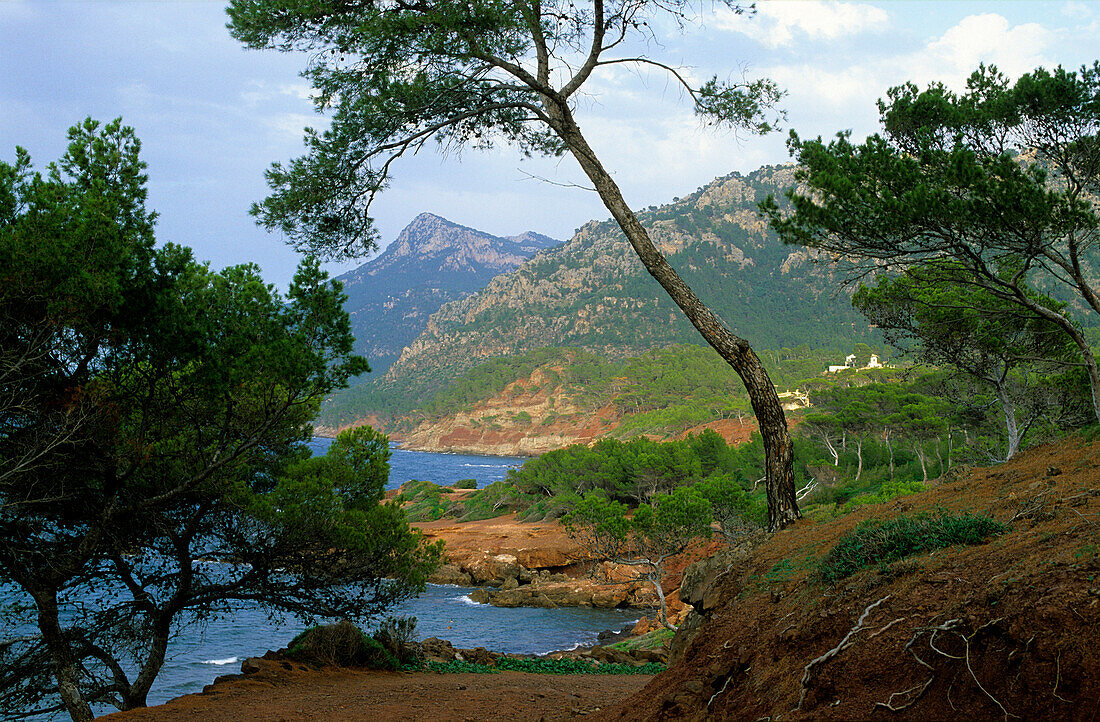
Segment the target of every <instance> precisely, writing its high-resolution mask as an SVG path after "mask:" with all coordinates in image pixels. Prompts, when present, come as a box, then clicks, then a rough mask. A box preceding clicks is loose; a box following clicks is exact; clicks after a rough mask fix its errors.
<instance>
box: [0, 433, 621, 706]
mask: <svg viewBox="0 0 1100 722" xmlns="http://www.w3.org/2000/svg"><path fill="white" fill-rule="evenodd" d="M331 442H332V440H331V439H322V438H317V439H314V441H313V442H312V443H311V447H312V448H313V449H314V452H315V453H324V450H325V449H327V448H328V445H329V444H330V443H331ZM523 461H524V460H523V459H520V458H511V457H490V456H471V455H463V454H435V453H429V452H418V451H406V450H403V449H400V448H393V449H392V457H391V459H390V482H389V485H388V486H389V488H397V487H398V486H400V485H401V484H403V483H404V482H406V481H408V480H410V479H422V480H427V481H434V482H436V483H441V484H451V483H453V482H455V481H458V480H460V479H471V478H472V479H476V480H477V483H478V487H479V488H480V487H484V486H486V485H488V484H490V483H492V482H494V481H498V480H500V479H503V478H504V477H505V475H506V474H507V472H508V469H509V468H512V467H515V466H518V465H519V464H522V463H523ZM471 591H473V590H472V589H468V588H464V587H455V586H440V585H429V587H428V589H427V591H426V592H425V593H424V594H422V595H421V596H420V597H418V598H416V599H410V600H407V601H405V602H403V603H402V604H401V605H399V606H398V607H397V608H395V609H393V610H391V611H390V613H391V614H397V615H404V616H414V617H416V618H417V632H418V636H419V637H420V638H422V639H423V638H427V637H440V638H442V639H447V640H449V641H451V642H452V643H453V644H454V645H455V646H456V647H461V648H471V647H486V648H488V649H491V650H494V651H500V652H514V653H520V654H542V653H545V652H550V651H554V650H561V649H571V648H574V647H577V646H581V645H588V644H592V643H594V642H595V641H596V636H597V634H599V632H601V631H603V630H606V629H616V630H617V629H621V628H622V627H623V626H625V625H627V624H629V623H632V622H633V621H635V620H636V619H637V618H638V617H639V616H640V615H639V612H638V611H637V610H628V609H585V608H557V609H539V608H517V609H507V608H500V607H492V606H489V605H484V604H477V603H476V602H473V601H471V600H470V599H469V596H468V595H469V593H470V592H471ZM5 596H7V595H6V594H4V590H3V589H0V601H2V600H3V597H5ZM302 629H303V625H302V623H300V622H298V621H296V620H293V619H290V618H288V619H286V620H281V621H280V620H271V619H269V618H268V616H267V615H266V614H265V613H264V612H263V611H262V610H260V609H259V608H257V607H253V606H244V607H242V608H241V609H239V610H238V611H236V612H235V613H234V614H233V615H232V616H230V617H224V618H215V619H211V620H209V621H208V622H207V623H206V625H205V626H203V627H196V626H191V627H187V628H185V629H184V630H183V631H182V633H181V634H180V635H179V636H178V637H176V638H175V639H174V640H173V641H172V642H171V644H170V646H169V651H168V657H167V659H166V661H165V664H164V667H163V669H162V670H161V673H160V675H159V676H158V678H157V681H156V683H155V684H154V685H153V688H152V690H151V692H150V695H149V704H160V703H162V702H165V701H167V700H169V699H172V698H174V697H178V696H180V695H184V694H191V693H194V692H201V691H202V688H203V687H204V686H205V685H207V684H210V683H211V682H213V681H214V678H215V677H218V676H220V675H223V674H236V673H238V672H239V671H240V666H241V662H243V661H244V660H245V659H246V658H247V657H253V656H260V655H262V654H263V653H264V652H266V651H267V650H269V649H279V648H280V647H285V646H286V644H287V642H289V641H290V639H291V638H293V637H294V635H296V634H297V633H298V632H300V631H302ZM14 633H25V631H24V630H12V629H0V638H5V637H8V636H9V635H12V634H14ZM110 711H112V710H111V709H107V708H101V709H98V710H97V713H100V714H103V713H106V712H110Z"/></svg>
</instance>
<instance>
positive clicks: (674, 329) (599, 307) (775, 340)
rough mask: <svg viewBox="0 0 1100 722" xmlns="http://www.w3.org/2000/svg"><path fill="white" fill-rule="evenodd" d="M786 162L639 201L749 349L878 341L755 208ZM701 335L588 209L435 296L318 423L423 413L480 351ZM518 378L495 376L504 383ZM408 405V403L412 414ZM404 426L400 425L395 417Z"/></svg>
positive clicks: (651, 344) (817, 268)
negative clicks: (413, 329) (394, 348)
mask: <svg viewBox="0 0 1100 722" xmlns="http://www.w3.org/2000/svg"><path fill="white" fill-rule="evenodd" d="M794 170H795V168H794V166H793V165H792V164H787V165H781V166H768V167H764V168H761V169H759V170H757V171H754V172H753V173H751V174H748V175H746V176H743V175H741V174H739V173H731V174H729V175H727V176H724V177H721V178H718V179H716V180H714V181H713V182H711V183H709V184H708V185H706V186H704V187H702V188H700V189H698V190H697V191H696V192H695V193H692V194H691V195H689V196H687V197H685V198H676V199H673V202H672V203H670V204H668V205H664V206H660V207H657V206H650V207H649V208H647V209H645V210H642V211H641V212H639V213H638V216H639V219H640V220H641V221H642V223H643V224H644V225H645V226H646V227H647V228H648V229H649V232H650V234H651V236H652V238H653V240H654V242H655V243H656V244H657V245H658V246H659V247H660V248H661V250H662V251H663V252H664V253H665V254H666V256H667V257H668V260H669V261H670V262H671V263H672V264H673V266H675V267H676V268H677V269H678V270H679V271H680V273H681V275H682V276H683V277H684V279H685V280H686V281H687V282H688V283H689V284H690V285H691V287H692V288H693V289H695V291H696V292H697V293H698V294H699V296H700V297H701V298H702V299H703V301H704V302H706V303H707V304H708V305H709V306H710V307H711V309H712V310H714V311H715V312H716V313H717V314H718V315H719V316H720V317H722V318H723V319H724V320H725V321H726V323H727V324H729V325H730V327H731V328H732V329H733V330H734V332H735V333H737V334H739V335H741V336H743V337H745V338H747V339H748V340H749V341H750V342H751V343H752V345H753V347H754V348H755V349H756V350H757V352H758V354H760V355H762V356H763V355H764V354H763V353H762V352H763V351H764V350H766V349H770V350H771V352H772V353H771V354H770V356H774V357H779V356H781V355H782V356H785V357H786V356H790V355H791V354H790V353H788V352H790V351H791V349H801V351H800V352H799V354H798V355H800V356H805V355H806V350H807V349H834V350H838V351H840V350H843V352H842V353H840V356H839V358H843V357H844V356H845V355H847V354H848V353H850V351H849V350H848V349H851V348H852V347H853V346H854V345H855V344H857V343H871V344H873V345H875V346H876V347H877V346H878V344H879V342H880V341H881V339H880V337H879V335H878V334H877V332H875V331H874V330H873V329H871V328H870V327H869V326H868V324H867V321H866V320H865V319H864V318H863V317H862V316H861V315H860V314H859V313H858V312H856V311H855V310H854V309H853V308H852V307H851V301H850V293H851V291H850V289H847V288H846V287H845V284H844V280H845V279H844V275H843V271H842V270H838V269H837V267H836V266H834V265H833V264H832V263H829V262H821V263H819V262H818V261H823V260H827V259H823V258H822V257H821V255H820V254H818V253H817V252H815V251H813V250H809V249H806V248H802V247H798V246H785V245H783V244H782V243H781V242H780V241H779V240H778V239H777V237H776V236H775V234H774V233H772V231H771V230H770V229H769V228H768V227H767V224H766V223H765V222H764V220H763V219H761V218H760V216H759V214H758V213H757V203H759V202H760V201H761V200H763V199H764V198H765V197H767V196H768V195H769V194H772V195H775V196H776V197H777V198H779V199H780V202H781V203H782V202H785V201H784V199H783V198H782V192H783V191H784V190H785V189H786V188H788V187H790V186H791V185H794V184H795V180H794ZM683 343H687V344H694V345H704V342H703V341H702V339H701V338H700V336H699V334H698V332H697V331H696V330H695V329H694V328H693V327H692V326H691V324H690V323H688V322H687V320H685V319H684V317H683V314H682V313H681V311H680V310H679V309H678V308H677V307H676V306H675V305H674V304H673V303H672V301H671V300H669V298H668V296H667V294H666V293H665V291H664V289H662V288H661V287H660V286H659V285H658V284H657V282H656V281H654V280H653V279H652V278H651V277H650V276H649V274H648V273H647V272H646V271H645V269H644V268H643V266H642V264H641V262H640V261H639V260H638V259H637V257H636V256H635V254H634V251H633V249H631V247H630V246H629V244H628V243H627V241H626V239H625V237H624V236H623V235H622V232H621V231H620V230H619V228H618V226H617V225H616V224H615V223H614V222H613V221H610V220H608V221H592V222H589V223H587V224H585V225H584V226H583V227H581V228H580V229H579V230H578V231H577V233H576V234H575V235H574V236H573V238H572V239H570V240H569V241H567V242H566V243H565V244H564V245H561V246H557V247H555V248H553V249H550V250H547V251H543V252H541V253H539V254H538V255H536V256H535V257H533V258H531V259H530V260H528V261H526V262H524V263H523V265H521V266H519V267H518V268H516V269H515V270H513V271H511V272H509V273H506V274H503V275H500V276H497V277H496V278H494V279H493V280H492V281H490V282H489V283H488V285H486V286H485V287H484V288H482V289H481V290H479V291H478V292H476V293H473V294H470V295H468V296H466V297H465V298H462V299H459V300H457V301H453V302H451V303H447V304H445V305H443V306H442V307H440V309H439V311H438V312H436V313H435V314H434V315H432V317H431V318H430V319H429V320H428V322H427V324H426V325H425V326H424V330H423V332H422V333H421V334H420V335H419V336H417V337H416V338H415V339H413V340H411V342H410V343H408V345H407V346H406V347H405V349H404V350H403V351H402V352H401V355H400V358H399V359H398V360H397V362H396V363H394V364H393V366H392V367H391V368H390V369H389V370H388V371H387V373H386V374H385V375H384V376H383V377H382V378H378V377H374V378H373V379H372V381H371V382H369V383H365V384H360V385H359V386H357V387H354V388H352V389H348V390H346V391H344V392H341V393H338V394H336V395H335V396H334V397H332V398H330V399H328V400H327V401H326V403H325V405H324V406H323V407H322V411H321V416H320V423H321V425H322V426H324V427H326V428H329V429H334V428H339V427H343V426H345V425H347V424H353V423H355V422H356V421H357V420H361V419H364V418H367V417H368V416H372V415H373V416H374V421H376V422H379V421H380V422H383V423H384V424H385V425H386V426H387V427H389V428H395V427H391V425H390V424H388V423H385V422H386V421H387V420H390V421H392V420H394V419H395V418H396V417H404V418H406V420H407V421H408V422H411V423H413V424H415V423H416V419H414V418H412V417H410V416H409V414H410V412H412V411H413V410H414V409H418V410H420V411H421V412H423V410H425V409H426V408H427V407H428V406H429V405H430V402H431V400H432V399H433V397H434V396H435V395H437V394H440V393H446V391H447V389H448V388H449V387H450V386H451V385H453V384H455V383H456V382H459V380H460V379H461V378H462V376H463V374H464V373H466V372H467V371H469V370H470V369H473V368H474V367H476V366H478V365H479V364H482V363H484V362H486V361H488V360H490V359H497V358H501V357H504V356H512V355H517V354H519V355H522V354H527V353H530V352H531V351H534V350H537V349H543V348H549V347H572V348H576V349H582V350H585V351H588V352H592V353H596V354H598V355H600V356H602V357H605V358H610V359H623V358H626V357H630V356H635V357H636V356H641V355H643V354H645V353H646V352H648V351H649V350H650V349H654V348H664V347H667V346H671V345H673V344H683ZM516 378H518V377H515V376H513V377H511V378H508V379H502V381H503V382H511V381H514V380H516ZM414 416H415V415H414ZM405 426H406V427H407V424H405Z"/></svg>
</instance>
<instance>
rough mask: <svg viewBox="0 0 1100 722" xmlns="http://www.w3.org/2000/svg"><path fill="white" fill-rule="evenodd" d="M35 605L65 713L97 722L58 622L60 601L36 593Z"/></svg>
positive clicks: (83, 721)
mask: <svg viewBox="0 0 1100 722" xmlns="http://www.w3.org/2000/svg"><path fill="white" fill-rule="evenodd" d="M33 596H34V603H35V606H36V607H37V608H38V629H39V630H40V631H41V632H42V641H43V642H45V644H46V649H48V650H49V655H50V660H51V661H52V662H53V669H54V678H55V679H56V680H57V694H58V696H59V697H61V703H62V704H64V705H65V711H67V712H68V713H69V716H70V717H72V719H73V722H91V720H93V719H94V717H95V716H94V715H93V714H92V708H91V706H90V705H89V704H88V702H87V700H85V699H84V695H83V693H81V691H80V677H79V675H78V673H77V664H76V660H75V659H73V653H72V648H71V647H70V646H69V641H68V640H67V639H65V633H64V632H63V631H62V629H61V623H60V622H59V620H58V612H57V597H56V596H55V595H54V594H53V593H47V592H34V593H33Z"/></svg>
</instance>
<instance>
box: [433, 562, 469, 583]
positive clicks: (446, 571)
mask: <svg viewBox="0 0 1100 722" xmlns="http://www.w3.org/2000/svg"><path fill="white" fill-rule="evenodd" d="M428 581H429V582H431V583H432V584H455V585H457V586H460V587H471V586H473V585H474V578H473V577H472V576H470V574H469V573H467V572H464V571H463V570H462V569H461V568H459V567H458V566H457V565H455V564H444V565H442V566H440V567H439V569H436V570H435V571H434V572H433V573H432V575H431V576H430V577H428Z"/></svg>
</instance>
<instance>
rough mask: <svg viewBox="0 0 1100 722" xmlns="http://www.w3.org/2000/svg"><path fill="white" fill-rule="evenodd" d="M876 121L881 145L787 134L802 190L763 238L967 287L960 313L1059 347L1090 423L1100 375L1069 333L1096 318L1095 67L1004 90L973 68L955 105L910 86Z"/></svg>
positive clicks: (1098, 141) (1099, 103) (1043, 73)
mask: <svg viewBox="0 0 1100 722" xmlns="http://www.w3.org/2000/svg"><path fill="white" fill-rule="evenodd" d="M879 111H880V115H881V122H882V128H883V132H882V134H876V135H872V136H871V137H869V138H867V139H866V140H865V141H863V142H862V143H860V144H858V145H857V144H853V143H852V142H851V141H850V139H849V137H848V135H847V134H845V133H841V134H840V135H839V136H838V137H837V138H836V139H835V140H833V141H831V142H830V143H828V144H826V143H824V142H823V141H822V140H821V139H817V140H810V141H803V140H801V139H799V138H798V137H797V135H793V134H792V137H791V141H790V147H791V150H792V153H794V154H795V155H796V156H797V159H798V161H799V163H800V164H801V166H802V168H801V170H800V171H799V173H798V178H799V180H800V181H801V182H802V186H801V187H800V188H798V189H791V190H790V191H788V193H787V196H788V198H789V199H790V201H791V202H792V203H793V205H794V213H793V214H791V215H786V214H784V213H783V211H782V210H781V209H780V208H779V206H778V205H776V204H775V203H774V202H771V203H768V204H766V205H765V210H766V211H767V212H768V214H769V216H770V221H771V224H772V225H773V227H775V228H776V229H777V230H778V231H779V233H780V235H781V236H782V237H783V238H784V240H786V241H788V242H793V243H801V244H805V245H808V246H812V247H814V248H819V249H822V250H825V251H827V252H829V253H831V254H836V255H837V256H842V257H846V258H848V259H855V260H856V262H857V263H859V264H861V265H862V267H863V269H864V271H866V272H868V273H872V272H878V271H881V270H883V269H886V270H890V271H899V270H903V269H906V268H911V267H913V266H920V265H923V264H926V263H928V262H930V261H934V262H936V263H939V264H941V268H942V267H943V266H942V264H951V265H952V266H953V267H954V268H956V269H957V272H956V273H953V276H954V278H953V279H952V283H953V284H954V285H956V286H964V287H967V288H969V289H975V291H974V293H971V294H960V295H959V296H958V298H957V299H956V304H957V305H958V306H961V307H966V308H972V309H974V310H976V311H978V312H980V313H985V312H993V313H1000V312H1003V310H1004V309H1005V308H1016V309H1018V314H1019V316H1020V317H1021V320H1022V321H1023V322H1025V323H1027V322H1028V319H1029V318H1040V319H1043V320H1044V321H1045V322H1047V323H1048V325H1050V326H1053V327H1056V328H1058V329H1059V330H1060V331H1061V333H1063V334H1064V335H1065V336H1066V338H1067V339H1068V341H1069V343H1071V344H1072V345H1073V346H1075V347H1076V348H1075V356H1076V358H1075V359H1074V360H1075V361H1077V362H1079V363H1082V364H1083V365H1084V366H1085V368H1086V370H1087V372H1088V378H1089V384H1090V388H1091V397H1092V406H1093V416H1094V418H1095V419H1097V420H1100V365H1098V363H1097V360H1096V357H1095V354H1094V351H1093V349H1092V348H1091V346H1090V343H1089V336H1088V334H1086V333H1085V332H1084V331H1083V330H1082V329H1081V326H1080V320H1081V319H1082V318H1083V319H1086V320H1087V323H1088V325H1090V326H1095V325H1096V322H1097V320H1098V318H1097V314H1100V289H1098V288H1097V286H1096V279H1097V271H1098V270H1100V266H1098V260H1100V256H1098V255H1097V240H1098V238H1100V234H1098V231H1100V215H1098V212H1097V197H1098V194H1100V135H1098V130H1100V62H1097V63H1094V64H1093V65H1092V66H1091V67H1090V66H1084V67H1082V68H1081V69H1080V71H1078V72H1073V71H1067V70H1065V69H1063V68H1061V67H1059V68H1055V69H1054V70H1053V71H1049V70H1046V69H1043V68H1038V69H1036V70H1034V71H1032V72H1030V73H1025V74H1024V75H1023V76H1021V77H1020V78H1019V79H1018V80H1017V81H1015V82H1014V83H1012V82H1010V81H1009V80H1008V79H1007V78H1005V76H1003V75H1001V74H1000V73H999V72H997V70H996V69H995V68H992V67H986V66H980V67H979V68H978V70H976V71H975V72H974V73H973V75H971V77H970V79H969V81H968V83H967V87H966V90H965V92H963V93H961V94H956V93H954V92H952V91H950V90H948V89H947V88H946V87H945V86H944V85H943V84H941V83H935V84H932V85H931V86H929V87H928V88H927V89H926V90H923V91H921V90H919V89H918V88H917V87H916V86H914V85H913V84H911V83H910V84H906V85H903V86H898V87H895V88H892V89H890V90H889V91H888V92H887V99H886V100H885V101H880V103H879ZM1035 289H1039V290H1041V291H1042V292H1044V293H1046V294H1048V295H1050V296H1052V297H1053V298H1054V300H1055V301H1058V303H1051V302H1050V301H1049V299H1045V298H1044V297H1043V296H1042V295H1040V294H1038V293H1036V292H1035ZM979 291H980V292H979ZM964 300H965V303H964ZM991 300H992V303H991Z"/></svg>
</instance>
